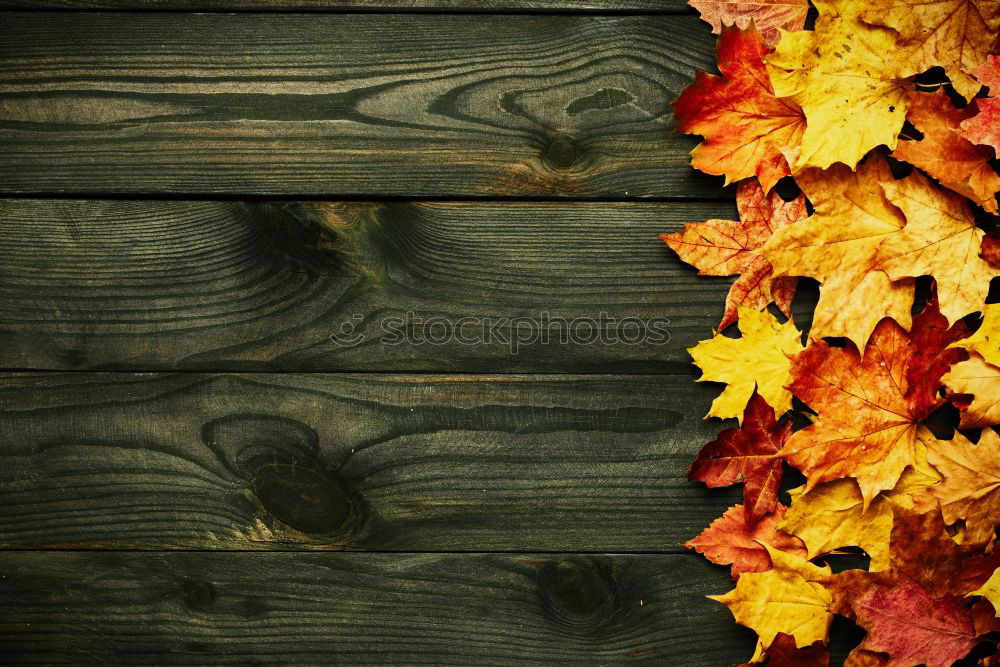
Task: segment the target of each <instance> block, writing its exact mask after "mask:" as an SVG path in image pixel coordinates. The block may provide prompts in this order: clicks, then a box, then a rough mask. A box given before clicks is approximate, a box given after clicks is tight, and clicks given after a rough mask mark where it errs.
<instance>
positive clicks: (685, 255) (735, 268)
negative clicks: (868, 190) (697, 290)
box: [660, 179, 806, 330]
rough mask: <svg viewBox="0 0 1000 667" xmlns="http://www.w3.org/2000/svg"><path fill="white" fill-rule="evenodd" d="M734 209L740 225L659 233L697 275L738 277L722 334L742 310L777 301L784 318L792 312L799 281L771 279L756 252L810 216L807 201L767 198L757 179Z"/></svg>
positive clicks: (718, 223)
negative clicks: (696, 270) (797, 222)
mask: <svg viewBox="0 0 1000 667" xmlns="http://www.w3.org/2000/svg"><path fill="white" fill-rule="evenodd" d="M736 208H737V210H738V212H739V217H740V219H739V221H736V220H706V221H705V222H691V223H688V224H687V225H685V226H684V231H683V232H678V233H675V234H661V235H660V239H661V240H662V241H663V242H664V243H666V244H667V245H668V246H670V248H671V249H672V250H673V251H674V252H676V253H677V254H678V255H679V256H680V258H681V259H682V260H684V261H685V262H687V263H688V264H691V265H692V266H695V267H697V268H698V275H702V276H734V275H738V276H739V278H737V279H736V282H734V283H733V286H732V287H731V288H730V289H729V294H728V295H726V309H725V312H724V313H723V315H722V322H720V323H719V329H720V330H721V329H725V328H726V327H727V326H729V325H730V324H732V323H733V322H735V321H736V319H737V309H738V308H739V307H740V306H744V307H749V308H754V309H756V310H761V309H762V308H764V307H765V306H766V305H767V304H769V303H771V302H772V301H774V302H775V303H776V304H777V305H778V308H780V309H781V311H782V312H783V313H785V315H790V314H791V306H792V297H794V296H795V283H796V279H795V278H788V277H784V278H773V277H772V270H771V263H770V262H768V261H767V260H766V259H764V258H763V257H761V256H759V255H757V254H755V253H754V252H753V251H754V250H756V249H757V248H759V247H761V246H762V245H764V244H765V243H766V242H767V240H768V239H769V238H771V235H772V234H774V232H775V231H776V230H778V229H780V228H782V227H785V226H786V225H790V224H791V223H793V222H795V221H797V220H801V219H802V218H804V217H806V204H805V199H804V198H803V197H801V196H799V197H798V198H797V199H795V200H794V201H791V202H786V201H784V200H782V199H781V197H779V196H778V194H777V193H776V192H772V193H770V195H767V194H765V193H764V189H763V188H762V187H761V185H760V183H759V182H757V179H748V180H746V181H743V182H741V183H740V184H739V186H738V187H737V189H736Z"/></svg>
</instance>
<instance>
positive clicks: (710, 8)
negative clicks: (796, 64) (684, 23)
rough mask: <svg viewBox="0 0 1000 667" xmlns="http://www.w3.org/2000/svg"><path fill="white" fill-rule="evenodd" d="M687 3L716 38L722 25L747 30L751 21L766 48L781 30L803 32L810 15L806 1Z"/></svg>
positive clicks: (699, 0)
mask: <svg viewBox="0 0 1000 667" xmlns="http://www.w3.org/2000/svg"><path fill="white" fill-rule="evenodd" d="M688 4H689V5H691V6H692V7H694V8H695V9H696V10H698V14H699V15H700V16H701V19H702V20H703V21H705V22H706V23H708V24H709V25H711V26H712V34H715V35H718V34H719V33H720V32H722V28H723V26H725V27H729V26H736V27H737V28H740V29H743V30H746V29H747V28H749V27H750V25H751V21H752V22H753V26H754V27H755V28H756V29H757V30H758V31H759V32H760V37H761V40H763V42H764V45H765V46H767V47H768V48H772V47H774V45H775V44H777V43H778V40H779V39H780V38H781V30H789V31H792V32H794V31H796V30H802V28H803V27H804V26H805V24H806V14H808V13H809V3H808V2H807V1H806V0H753V1H752V2H747V1H746V0H688Z"/></svg>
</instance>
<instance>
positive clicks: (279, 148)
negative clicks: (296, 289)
mask: <svg viewBox="0 0 1000 667" xmlns="http://www.w3.org/2000/svg"><path fill="white" fill-rule="evenodd" d="M0 23H2V24H3V25H4V28H3V35H4V39H2V40H0V90H2V93H0V146H2V149H3V150H0V173H2V174H3V175H4V177H3V179H0V193H22V194H23V193H42V192H70V193H81V194H94V193H184V194H189V195H190V194H195V193H236V194H239V193H247V194H252V195H263V194H282V195H317V196H335V195H357V194H360V195H371V194H379V195H404V196H419V195H434V196H442V197H443V196H452V195H454V196H504V197H510V196H538V195H540V196H574V197H590V196H595V195H601V196H614V197H626V196H627V197H642V196H663V197H680V198H685V197H719V196H720V194H721V193H722V190H721V189H720V185H721V181H720V180H719V179H716V178H711V177H707V176H703V175H702V176H699V175H698V174H697V173H696V172H694V170H692V169H691V168H690V167H689V166H688V152H689V151H690V149H691V148H692V147H693V146H694V145H695V139H694V138H692V137H688V136H682V135H677V134H676V133H674V124H673V118H672V114H671V113H670V107H669V103H670V101H671V100H672V99H674V98H675V97H676V96H677V95H678V94H679V93H680V91H681V89H682V88H683V87H684V86H685V85H687V84H688V83H689V82H690V81H691V79H692V77H693V75H694V70H695V68H710V67H712V66H713V56H712V48H713V38H712V36H711V35H710V34H709V31H708V30H707V29H706V28H705V26H704V25H700V24H699V23H698V19H696V18H695V17H693V16H560V15H537V16H524V15H474V14H468V15H462V14H455V15H392V14H370V15H357V14H344V15H332V14H317V15H295V14H176V13H172V14H142V13H117V14H116V13H66V12H60V13H37V12H11V13H8V14H6V15H3V16H0Z"/></svg>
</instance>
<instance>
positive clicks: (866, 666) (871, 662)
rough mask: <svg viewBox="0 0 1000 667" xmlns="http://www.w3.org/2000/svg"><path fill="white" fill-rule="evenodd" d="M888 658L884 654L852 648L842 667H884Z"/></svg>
mask: <svg viewBox="0 0 1000 667" xmlns="http://www.w3.org/2000/svg"><path fill="white" fill-rule="evenodd" d="M887 662H889V656H887V655H886V654H885V653H877V652H875V651H868V650H866V649H863V648H860V647H858V646H855V647H854V650H852V651H851V652H850V653H848V654H847V658H846V659H845V660H844V667H885V664H886V663H887Z"/></svg>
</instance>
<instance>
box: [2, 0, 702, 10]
mask: <svg viewBox="0 0 1000 667" xmlns="http://www.w3.org/2000/svg"><path fill="white" fill-rule="evenodd" d="M0 9H42V10H46V9H48V10H53V9H80V10H84V9H114V10H129V11H151V10H154V11H155V10H185V11H249V10H254V11H269V12H284V11H331V12H335V11H340V12H343V11H386V12H392V11H435V10H445V11H449V10H450V11H462V12H497V11H510V10H514V11H517V10H528V11H541V12H564V11H592V12H601V13H607V12H610V13H614V12H630V11H631V12H635V11H639V12H682V11H685V10H686V9H687V4H686V3H685V2H684V0H0Z"/></svg>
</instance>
